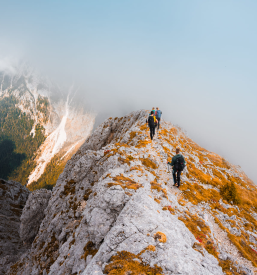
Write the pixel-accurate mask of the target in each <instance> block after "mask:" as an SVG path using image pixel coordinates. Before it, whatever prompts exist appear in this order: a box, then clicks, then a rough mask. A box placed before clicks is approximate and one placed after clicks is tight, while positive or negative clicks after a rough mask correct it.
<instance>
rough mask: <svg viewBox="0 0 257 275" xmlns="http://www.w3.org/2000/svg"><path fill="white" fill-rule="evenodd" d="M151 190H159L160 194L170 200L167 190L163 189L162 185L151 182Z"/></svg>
mask: <svg viewBox="0 0 257 275" xmlns="http://www.w3.org/2000/svg"><path fill="white" fill-rule="evenodd" d="M151 190H157V191H158V192H162V193H163V196H164V197H165V198H166V199H168V196H167V191H166V189H164V188H162V186H161V184H159V183H157V182H156V181H152V182H151Z"/></svg>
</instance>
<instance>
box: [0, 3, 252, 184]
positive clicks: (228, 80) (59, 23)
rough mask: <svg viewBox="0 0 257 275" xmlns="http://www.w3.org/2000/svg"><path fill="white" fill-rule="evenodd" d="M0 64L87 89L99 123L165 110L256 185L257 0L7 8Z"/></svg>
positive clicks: (83, 92)
mask: <svg viewBox="0 0 257 275" xmlns="http://www.w3.org/2000/svg"><path fill="white" fill-rule="evenodd" d="M0 6H1V16H0V57H1V58H6V57H8V58H10V59H11V58H16V57H22V58H25V59H26V60H28V61H29V62H30V63H31V64H33V66H35V67H36V68H38V69H40V70H42V71H43V72H44V73H45V74H48V75H50V76H52V77H53V78H56V79H58V81H59V82H64V83H71V82H74V83H75V84H76V85H79V86H80V97H81V98H80V99H81V101H82V100H83V101H84V102H86V106H88V108H90V109H92V110H96V111H98V112H99V119H101V118H103V117H104V116H105V115H106V116H107V115H108V116H118V115H121V114H124V112H129V111H130V110H136V109H141V108H149V109H150V108H151V107H152V106H156V105H158V106H159V107H160V108H161V109H162V110H163V113H164V119H166V120H169V121H172V122H173V123H174V124H179V125H180V126H182V127H183V128H184V129H185V130H187V132H188V134H189V136H190V137H191V138H192V139H194V140H195V141H196V142H198V143H199V144H200V145H201V146H203V147H205V148H206V149H209V150H211V151H214V152H216V153H218V154H221V155H222V156H223V157H225V158H227V159H228V160H229V161H231V162H232V163H234V164H239V165H241V166H242V168H243V169H244V170H245V172H246V173H247V174H248V175H249V177H250V178H252V179H253V180H254V181H255V183H257V172H256V171H257V170H256V165H257V141H256V140H257V127H256V124H257V123H256V122H257V109H256V105H257V81H256V76H257V35H256V33H257V1H255V0H252V1H249V0H244V1H242V0H240V1H238V0H220V1H217V0H215V1H214V0H212V1H210V0H201V1H194V0H176V1H172V0H167V1H162V0H159V1H150V0H145V1H140V0H137V1H133V0H130V1H125V0H123V1H118V0H117V1H111V0H108V1H107V0H102V1H98V0H92V1H85V0H84V1H11V0H9V1H1V0H0Z"/></svg>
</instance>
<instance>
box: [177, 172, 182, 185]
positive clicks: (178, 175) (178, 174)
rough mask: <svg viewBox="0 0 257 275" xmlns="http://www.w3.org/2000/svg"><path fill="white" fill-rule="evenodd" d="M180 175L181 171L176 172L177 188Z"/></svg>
mask: <svg viewBox="0 0 257 275" xmlns="http://www.w3.org/2000/svg"><path fill="white" fill-rule="evenodd" d="M180 175H181V171H178V172H177V183H178V187H179V186H180Z"/></svg>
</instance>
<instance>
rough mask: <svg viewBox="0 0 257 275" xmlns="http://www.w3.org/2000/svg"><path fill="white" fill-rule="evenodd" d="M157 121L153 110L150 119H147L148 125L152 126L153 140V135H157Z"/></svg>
mask: <svg viewBox="0 0 257 275" xmlns="http://www.w3.org/2000/svg"><path fill="white" fill-rule="evenodd" d="M156 122H157V119H156V117H155V116H154V111H151V113H150V116H149V117H148V120H147V123H148V126H149V128H150V137H151V140H153V137H154V135H155V127H156ZM157 123H158V122H157Z"/></svg>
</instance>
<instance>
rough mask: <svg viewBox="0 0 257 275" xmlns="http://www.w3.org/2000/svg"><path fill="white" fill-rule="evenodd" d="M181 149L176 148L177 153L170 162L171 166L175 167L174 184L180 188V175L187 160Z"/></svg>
mask: <svg viewBox="0 0 257 275" xmlns="http://www.w3.org/2000/svg"><path fill="white" fill-rule="evenodd" d="M179 152H180V149H179V148H177V149H176V155H175V156H174V157H173V158H172V161H171V162H168V164H169V165H170V166H172V167H173V172H172V174H173V181H174V186H177V187H178V188H179V186H180V175H181V172H182V171H183V169H184V167H185V165H186V162H185V159H184V157H183V156H182V155H181V154H180V153H179Z"/></svg>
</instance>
